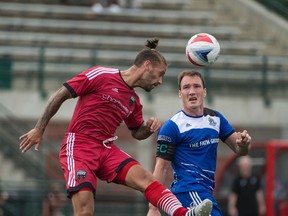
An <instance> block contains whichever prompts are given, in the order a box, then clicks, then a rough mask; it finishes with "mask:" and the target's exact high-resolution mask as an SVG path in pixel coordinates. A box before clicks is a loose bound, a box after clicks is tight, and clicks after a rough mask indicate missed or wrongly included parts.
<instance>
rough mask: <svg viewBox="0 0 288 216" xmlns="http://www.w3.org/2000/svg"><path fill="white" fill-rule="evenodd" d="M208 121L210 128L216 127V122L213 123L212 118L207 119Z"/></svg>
mask: <svg viewBox="0 0 288 216" xmlns="http://www.w3.org/2000/svg"><path fill="white" fill-rule="evenodd" d="M208 121H209V125H211V126H215V125H216V122H215V121H214V119H213V118H211V117H209V118H208Z"/></svg>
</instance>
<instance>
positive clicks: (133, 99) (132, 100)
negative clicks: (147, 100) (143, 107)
mask: <svg viewBox="0 0 288 216" xmlns="http://www.w3.org/2000/svg"><path fill="white" fill-rule="evenodd" d="M134 103H135V97H134V96H133V95H132V96H131V97H130V101H129V106H130V107H131V106H133V104H134Z"/></svg>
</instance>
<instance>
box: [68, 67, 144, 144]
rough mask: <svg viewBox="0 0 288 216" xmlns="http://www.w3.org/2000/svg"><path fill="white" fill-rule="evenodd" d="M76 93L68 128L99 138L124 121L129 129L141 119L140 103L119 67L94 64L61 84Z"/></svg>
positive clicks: (110, 134) (73, 131)
mask: <svg viewBox="0 0 288 216" xmlns="http://www.w3.org/2000/svg"><path fill="white" fill-rule="evenodd" d="M63 85H64V86H65V87H66V88H67V89H68V90H69V91H70V93H71V94H72V96H73V97H78V96H79V98H78V102H77V105H76V107H75V110H74V113H73V117H72V120H71V122H70V124H69V128H68V132H72V133H75V134H78V135H80V136H81V135H84V136H85V137H88V138H92V139H96V140H98V141H103V140H106V139H109V138H111V137H113V136H115V131H116V129H117V127H118V126H119V125H120V124H121V123H122V122H123V121H124V122H125V124H126V125H127V127H128V128H129V129H133V128H137V127H139V126H140V125H141V124H142V123H143V121H144V120H143V114H142V105H141V103H140V99H139V96H138V95H137V94H136V92H135V91H134V89H132V88H131V87H129V86H128V85H127V84H126V83H125V82H124V80H123V79H122V76H121V73H120V70H119V69H114V68H105V67H99V66H95V67H92V68H90V69H88V70H85V71H83V72H82V73H80V74H78V75H77V76H75V77H73V78H72V79H70V80H68V81H67V82H65V83H64V84H63Z"/></svg>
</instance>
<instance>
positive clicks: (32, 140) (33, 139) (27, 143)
mask: <svg viewBox="0 0 288 216" xmlns="http://www.w3.org/2000/svg"><path fill="white" fill-rule="evenodd" d="M42 135H43V132H41V131H40V130H39V129H38V128H33V129H32V130H30V131H29V132H28V133H26V134H23V135H22V136H21V137H20V138H19V139H20V140H22V139H23V140H22V141H21V143H20V150H21V151H22V152H26V151H28V150H29V149H30V148H31V147H32V146H33V145H35V147H34V149H35V151H38V150H39V146H40V144H41V141H42Z"/></svg>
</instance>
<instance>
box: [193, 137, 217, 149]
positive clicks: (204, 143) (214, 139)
mask: <svg viewBox="0 0 288 216" xmlns="http://www.w3.org/2000/svg"><path fill="white" fill-rule="evenodd" d="M218 142H219V139H218V138H213V139H206V140H201V141H199V142H196V143H191V144H189V147H190V148H197V147H202V146H206V145H210V144H215V143H218Z"/></svg>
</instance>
